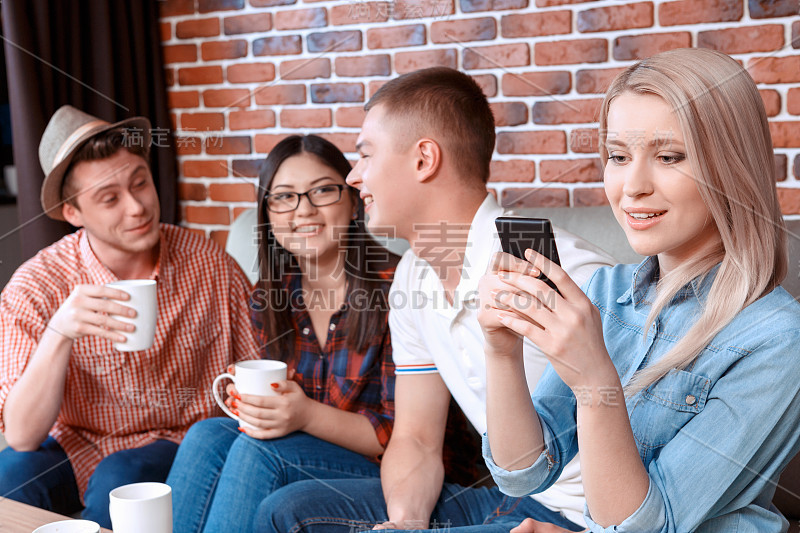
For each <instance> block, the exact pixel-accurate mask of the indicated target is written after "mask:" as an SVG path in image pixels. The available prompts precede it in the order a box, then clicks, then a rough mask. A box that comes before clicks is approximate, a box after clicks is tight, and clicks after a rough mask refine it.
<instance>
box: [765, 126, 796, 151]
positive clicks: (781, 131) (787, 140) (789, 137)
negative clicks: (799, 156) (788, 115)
mask: <svg viewBox="0 0 800 533" xmlns="http://www.w3.org/2000/svg"><path fill="white" fill-rule="evenodd" d="M769 131H770V133H771V134H772V145H773V146H774V147H775V148H800V121H794V122H792V121H784V122H770V123H769Z"/></svg>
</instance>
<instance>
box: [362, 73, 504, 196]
mask: <svg viewBox="0 0 800 533" xmlns="http://www.w3.org/2000/svg"><path fill="white" fill-rule="evenodd" d="M377 105H381V106H383V108H384V109H385V111H386V114H387V116H389V117H391V118H392V120H396V121H399V122H400V123H401V126H402V127H404V128H406V130H407V131H409V132H410V133H412V134H413V137H414V141H416V140H417V139H420V138H422V137H430V138H432V139H433V140H435V141H436V142H437V143H439V145H440V146H441V148H442V151H443V152H444V157H445V158H449V159H451V160H452V161H451V162H452V164H453V166H454V168H455V169H456V171H457V172H458V173H459V174H460V175H462V176H465V177H468V178H471V179H474V180H475V183H476V184H479V185H482V186H483V185H485V184H486V182H487V181H489V165H490V163H491V161H492V152H493V151H494V142H495V131H494V116H493V115H492V109H491V108H490V107H489V102H488V101H487V100H486V96H485V95H484V94H483V91H482V90H481V88H480V87H479V86H478V84H477V83H475V80H473V79H472V78H471V77H470V76H468V75H466V74H464V73H463V72H459V71H457V70H453V69H451V68H446V67H433V68H427V69H423V70H417V71H415V72H411V73H409V74H404V75H402V76H400V77H398V78H395V79H393V80H391V81H389V82H387V83H386V84H385V85H383V87H381V88H380V89H379V90H378V92H376V93H375V94H374V95H373V96H372V98H370V100H369V102H367V105H366V106H364V109H366V110H367V111H369V110H370V109H372V108H373V107H375V106H377Z"/></svg>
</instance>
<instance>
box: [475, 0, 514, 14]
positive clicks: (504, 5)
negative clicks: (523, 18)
mask: <svg viewBox="0 0 800 533" xmlns="http://www.w3.org/2000/svg"><path fill="white" fill-rule="evenodd" d="M459 4H460V5H461V11H462V12H464V13H475V12H476V11H502V10H505V9H522V8H524V7H528V0H459Z"/></svg>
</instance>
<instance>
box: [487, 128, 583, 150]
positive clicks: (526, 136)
mask: <svg viewBox="0 0 800 533" xmlns="http://www.w3.org/2000/svg"><path fill="white" fill-rule="evenodd" d="M566 151H567V135H566V134H565V133H564V132H563V131H521V132H501V133H498V134H497V153H499V154H563V153H566Z"/></svg>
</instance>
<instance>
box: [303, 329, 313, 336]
mask: <svg viewBox="0 0 800 533" xmlns="http://www.w3.org/2000/svg"><path fill="white" fill-rule="evenodd" d="M310 331H311V330H310V329H308V328H303V335H308V333H309V332H310Z"/></svg>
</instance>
